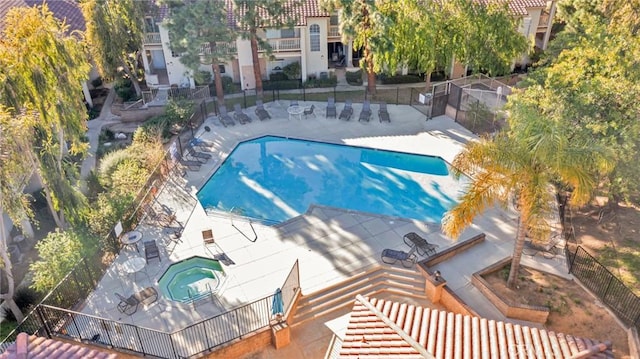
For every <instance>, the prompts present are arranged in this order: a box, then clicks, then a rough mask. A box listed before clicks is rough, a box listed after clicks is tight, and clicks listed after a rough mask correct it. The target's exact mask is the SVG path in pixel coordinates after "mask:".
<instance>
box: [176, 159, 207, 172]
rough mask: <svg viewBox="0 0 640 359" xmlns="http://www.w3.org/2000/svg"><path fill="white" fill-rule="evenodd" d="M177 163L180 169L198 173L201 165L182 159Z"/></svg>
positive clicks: (197, 162)
mask: <svg viewBox="0 0 640 359" xmlns="http://www.w3.org/2000/svg"><path fill="white" fill-rule="evenodd" d="M178 163H180V165H182V167H186V168H187V169H188V170H189V171H194V172H198V171H200V166H201V165H202V163H200V162H199V161H193V160H185V159H183V158H180V159H178Z"/></svg>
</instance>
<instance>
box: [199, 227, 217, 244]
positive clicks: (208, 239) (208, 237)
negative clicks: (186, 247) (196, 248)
mask: <svg viewBox="0 0 640 359" xmlns="http://www.w3.org/2000/svg"><path fill="white" fill-rule="evenodd" d="M202 241H203V242H204V245H205V246H206V245H208V244H214V243H215V242H216V241H215V239H214V238H213V231H212V230H210V229H207V230H204V231H202Z"/></svg>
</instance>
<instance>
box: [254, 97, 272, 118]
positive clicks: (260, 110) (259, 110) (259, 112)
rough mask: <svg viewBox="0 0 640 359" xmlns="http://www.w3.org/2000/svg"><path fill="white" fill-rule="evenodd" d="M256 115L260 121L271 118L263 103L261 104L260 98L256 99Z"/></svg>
mask: <svg viewBox="0 0 640 359" xmlns="http://www.w3.org/2000/svg"><path fill="white" fill-rule="evenodd" d="M256 116H258V118H259V119H260V121H264V120H267V119H270V118H271V115H269V112H267V110H265V109H264V105H263V104H262V100H256Z"/></svg>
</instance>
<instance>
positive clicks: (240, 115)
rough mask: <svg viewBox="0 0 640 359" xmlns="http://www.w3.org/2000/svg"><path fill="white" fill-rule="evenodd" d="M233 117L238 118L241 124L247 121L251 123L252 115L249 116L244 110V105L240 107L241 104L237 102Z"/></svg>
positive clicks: (234, 106)
mask: <svg viewBox="0 0 640 359" xmlns="http://www.w3.org/2000/svg"><path fill="white" fill-rule="evenodd" d="M233 110H234V113H233V118H235V119H236V121H238V122H240V124H242V125H244V124H246V123H251V117H249V115H247V114H246V113H244V112H242V107H240V104H239V103H237V104H235V105H233Z"/></svg>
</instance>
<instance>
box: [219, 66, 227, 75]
mask: <svg viewBox="0 0 640 359" xmlns="http://www.w3.org/2000/svg"><path fill="white" fill-rule="evenodd" d="M218 68H219V69H220V73H221V74H223V73H225V72H226V71H227V69H225V67H224V65H218Z"/></svg>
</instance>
